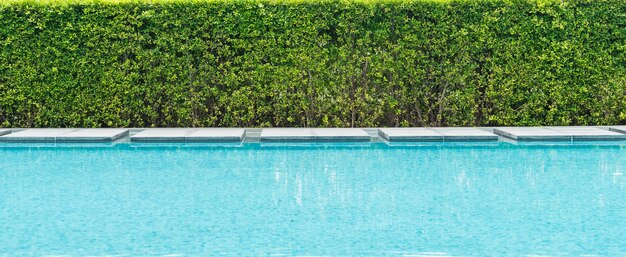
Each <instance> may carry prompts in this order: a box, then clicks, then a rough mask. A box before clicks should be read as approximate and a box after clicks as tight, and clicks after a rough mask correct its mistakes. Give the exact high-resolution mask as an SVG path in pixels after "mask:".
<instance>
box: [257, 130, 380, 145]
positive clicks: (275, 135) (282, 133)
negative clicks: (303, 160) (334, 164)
mask: <svg viewBox="0 0 626 257" xmlns="http://www.w3.org/2000/svg"><path fill="white" fill-rule="evenodd" d="M260 139H261V141H265V142H268V141H370V139H371V138H370V136H369V134H367V132H365V130H363V129H358V128H265V129H263V130H262V131H261V135H260Z"/></svg>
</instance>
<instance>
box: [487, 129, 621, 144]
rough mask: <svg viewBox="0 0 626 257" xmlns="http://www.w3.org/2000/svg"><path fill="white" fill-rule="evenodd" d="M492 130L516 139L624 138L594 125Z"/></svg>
mask: <svg viewBox="0 0 626 257" xmlns="http://www.w3.org/2000/svg"><path fill="white" fill-rule="evenodd" d="M494 132H495V133H496V134H498V135H501V136H503V137H508V138H511V139H515V140H518V141H584V140H626V135H624V134H620V133H617V132H613V131H609V130H606V129H601V128H596V127H503V128H496V129H494Z"/></svg>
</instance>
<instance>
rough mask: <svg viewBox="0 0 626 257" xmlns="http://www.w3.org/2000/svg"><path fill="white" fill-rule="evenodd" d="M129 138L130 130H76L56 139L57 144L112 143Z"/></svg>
mask: <svg viewBox="0 0 626 257" xmlns="http://www.w3.org/2000/svg"><path fill="white" fill-rule="evenodd" d="M125 136H128V129H114V128H94V129H76V130H74V131H71V132H68V133H64V134H61V135H59V136H57V137H56V141H57V142H112V141H115V140H118V139H120V138H122V137H125Z"/></svg>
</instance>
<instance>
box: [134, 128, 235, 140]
mask: <svg viewBox="0 0 626 257" xmlns="http://www.w3.org/2000/svg"><path fill="white" fill-rule="evenodd" d="M245 132H246V131H245V129H242V128H155V129H146V130H143V131H141V132H138V133H137V134H134V135H131V136H130V141H131V142H161V143H162V142H240V141H241V140H242V139H243V137H244V135H245Z"/></svg>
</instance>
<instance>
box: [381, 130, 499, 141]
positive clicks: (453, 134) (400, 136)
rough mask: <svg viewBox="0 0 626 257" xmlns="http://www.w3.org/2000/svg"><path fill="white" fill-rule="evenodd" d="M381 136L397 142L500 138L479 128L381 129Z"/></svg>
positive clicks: (493, 139) (488, 139)
mask: <svg viewBox="0 0 626 257" xmlns="http://www.w3.org/2000/svg"><path fill="white" fill-rule="evenodd" d="M378 133H379V135H380V136H381V137H382V138H384V139H386V140H387V141H390V142H391V141H396V142H411V141H414V142H420V141H421V142H428V141H430V142H448V141H497V140H498V136H497V135H495V134H493V133H491V132H489V131H486V130H482V129H479V128H381V129H379V130H378Z"/></svg>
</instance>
